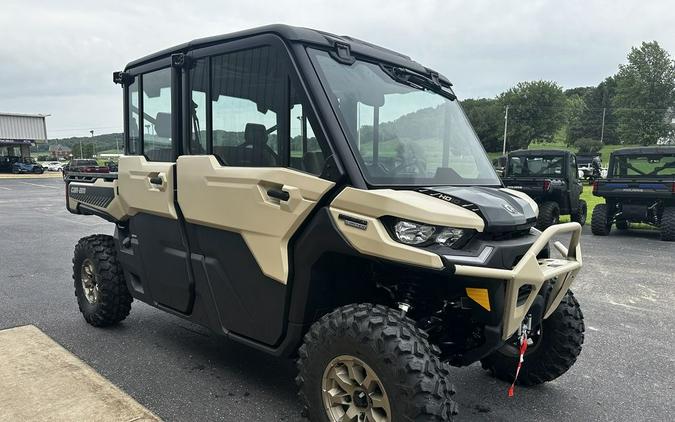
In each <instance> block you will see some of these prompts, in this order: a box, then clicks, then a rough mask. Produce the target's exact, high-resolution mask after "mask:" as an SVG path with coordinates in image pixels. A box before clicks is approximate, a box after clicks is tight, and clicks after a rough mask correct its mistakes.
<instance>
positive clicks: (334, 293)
mask: <svg viewBox="0 0 675 422" xmlns="http://www.w3.org/2000/svg"><path fill="white" fill-rule="evenodd" d="M113 79H114V81H115V82H116V83H118V84H120V85H121V86H122V87H123V91H124V125H125V130H124V133H125V155H124V156H122V157H121V158H120V160H119V173H118V174H114V173H111V174H100V175H92V174H76V173H72V174H69V175H68V179H67V181H66V183H67V186H66V194H67V195H66V196H67V206H68V209H69V210H70V211H71V212H73V213H76V214H90V215H97V216H100V217H102V218H105V219H106V220H108V221H110V222H112V223H114V224H115V227H116V228H115V235H114V236H113V237H110V236H104V235H94V236H89V237H86V238H83V239H82V240H80V242H79V243H78V244H77V246H76V247H75V257H74V259H73V264H74V266H73V271H74V280H75V291H76V294H77V299H78V304H79V307H80V311H81V312H82V313H83V314H84V318H85V319H86V320H87V322H89V323H90V324H92V325H95V326H105V325H111V324H115V323H118V322H120V321H121V320H123V319H124V318H125V317H126V316H127V314H128V313H129V310H130V305H131V302H132V298H135V299H138V300H141V301H143V302H147V303H149V304H151V305H153V306H155V307H157V308H159V309H162V310H164V311H166V312H170V313H172V314H174V315H176V316H179V317H181V318H185V319H187V320H189V321H193V322H195V323H197V324H200V325H203V326H205V327H208V328H209V329H211V330H212V331H213V332H214V333H216V334H218V335H223V336H226V337H228V338H231V339H233V340H235V341H239V342H242V343H245V344H247V345H249V346H251V347H254V348H257V349H259V350H263V351H265V352H267V353H269V354H271V355H279V356H292V357H295V358H297V363H298V369H299V375H298V377H297V382H298V385H299V389H300V397H301V399H302V401H303V405H304V406H306V408H307V412H308V413H307V414H308V415H309V417H310V418H311V420H313V421H378V422H379V421H403V420H424V421H426V420H451V419H452V417H453V415H454V414H455V413H456V405H455V403H454V402H453V401H452V398H451V396H452V394H453V392H454V390H453V387H452V384H451V380H450V379H449V367H450V366H449V365H455V366H464V365H469V364H471V363H473V362H476V361H481V362H482V364H483V367H484V368H486V369H488V370H490V371H491V372H492V373H493V374H494V375H495V376H497V377H499V378H501V379H504V380H507V381H508V382H512V381H513V380H514V377H515V373H516V367H517V366H518V362H519V357H520V356H519V352H520V351H522V350H523V349H525V348H526V349H527V350H526V352H525V359H524V364H523V366H522V369H521V371H520V375H519V378H518V382H519V383H520V384H523V385H531V384H538V383H541V382H544V381H549V380H552V379H554V378H556V377H558V376H560V375H562V374H563V373H564V372H565V371H567V370H568V369H569V368H570V367H571V366H572V364H573V363H574V362H575V360H576V358H577V356H578V354H579V353H580V351H581V346H582V342H583V331H584V324H583V319H582V314H581V310H580V308H579V304H578V302H577V301H576V299H575V298H574V296H573V295H572V292H571V291H569V287H570V284H571V283H572V281H573V280H574V278H575V276H576V274H577V273H578V271H579V269H580V267H581V252H580V247H579V237H580V231H581V227H580V226H579V224H577V223H567V224H560V225H556V226H553V227H551V228H549V229H547V230H546V231H544V232H540V231H537V230H536V229H534V228H533V225H534V223H535V221H536V218H537V212H538V211H537V205H536V204H535V202H534V201H532V200H531V199H530V198H529V197H527V196H526V195H525V194H522V193H520V192H516V191H512V190H508V189H505V188H503V186H502V184H501V182H500V180H499V178H498V177H497V175H496V174H495V171H494V170H493V168H492V166H491V164H490V161H489V159H488V157H487V156H486V154H485V152H484V150H483V148H482V146H481V144H480V142H479V140H478V139H477V137H476V135H475V133H474V131H473V129H472V127H471V125H470V124H469V122H468V121H467V119H466V116H465V115H464V113H463V111H462V109H461V107H460V104H459V103H458V101H457V100H456V98H455V95H454V94H453V92H452V90H451V88H450V87H451V84H450V82H449V81H448V80H447V79H446V78H445V77H444V76H442V75H440V74H438V73H437V72H435V71H433V70H430V69H428V68H426V67H424V66H422V65H420V64H418V63H417V62H414V61H412V60H411V59H410V58H408V57H406V56H404V55H401V54H399V53H395V52H393V51H390V50H386V49H384V48H380V47H377V46H374V45H372V44H369V43H366V42H364V41H360V40H357V39H353V38H350V37H344V36H336V35H331V34H327V33H324V32H319V31H315V30H310V29H304V28H293V27H288V26H281V25H275V26H268V27H263V28H258V29H253V30H248V31H243V32H237V33H234V34H229V35H224V36H216V37H212V38H205V39H200V40H196V41H192V42H189V43H186V44H183V45H179V46H177V47H174V48H171V49H168V50H164V51H161V52H159V53H156V54H152V55H150V56H147V57H144V58H142V59H140V60H136V61H133V62H131V63H129V65H127V67H126V69H125V70H124V71H123V72H116V73H115V74H114V76H113ZM560 234H567V235H568V236H569V244H567V245H566V246H565V245H563V244H562V243H561V242H560V241H554V242H552V245H553V246H554V247H553V248H552V249H554V250H555V251H556V255H561V257H560V258H557V259H551V258H549V247H548V244H549V241H550V240H552V238H553V237H554V236H557V235H560ZM528 346H529V347H528Z"/></svg>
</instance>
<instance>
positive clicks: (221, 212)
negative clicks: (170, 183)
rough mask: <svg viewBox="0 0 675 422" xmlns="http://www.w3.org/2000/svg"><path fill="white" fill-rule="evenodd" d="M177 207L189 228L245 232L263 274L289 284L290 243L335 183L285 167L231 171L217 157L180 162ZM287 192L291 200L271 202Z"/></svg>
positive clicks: (243, 233) (201, 156) (248, 244)
mask: <svg viewBox="0 0 675 422" xmlns="http://www.w3.org/2000/svg"><path fill="white" fill-rule="evenodd" d="M177 174H178V204H179V205H180V208H181V211H182V212H183V215H184V216H185V220H186V221H188V222H189V223H194V224H200V225H205V226H209V227H214V228H218V229H224V230H229V231H233V232H237V233H240V234H241V236H242V237H243V238H244V241H245V242H246V245H247V246H248V248H249V249H250V251H251V253H252V254H253V256H254V257H255V259H256V262H257V263H258V265H259V266H260V269H261V270H262V272H263V273H264V274H265V275H266V276H268V277H270V278H272V279H274V280H277V281H279V282H281V283H284V284H285V283H286V281H287V279H288V240H289V239H290V237H291V236H292V235H293V233H294V232H295V230H296V229H297V228H298V227H299V226H300V224H301V223H302V222H303V221H304V219H305V218H306V217H307V215H308V214H309V212H310V211H311V210H312V208H313V207H314V206H315V205H316V203H317V201H318V200H319V199H320V198H321V197H322V196H323V194H325V193H326V192H327V191H328V190H329V189H330V188H331V187H333V186H334V185H335V184H334V183H333V182H330V181H328V180H324V179H321V178H319V177H316V176H313V175H310V174H306V173H302V172H299V171H295V170H290V169H286V168H280V167H226V166H222V165H221V164H220V163H219V162H218V160H217V159H216V158H215V157H214V156H212V155H193V156H182V157H179V158H178V161H177ZM270 188H275V189H283V190H284V191H286V192H288V195H289V199H288V200H287V201H280V200H278V199H276V198H273V197H270V196H269V195H268V194H267V190H268V189H270Z"/></svg>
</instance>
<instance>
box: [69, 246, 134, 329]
mask: <svg viewBox="0 0 675 422" xmlns="http://www.w3.org/2000/svg"><path fill="white" fill-rule="evenodd" d="M73 281H74V284H75V296H76V297H77V304H78V306H79V308H80V312H82V315H83V316H84V319H85V320H86V321H87V322H88V323H89V324H91V325H93V326H95V327H105V326H109V325H114V324H117V323H118V322H120V321H122V320H123V319H124V318H126V317H127V315H129V311H130V310H131V302H132V300H133V299H132V297H131V294H130V293H129V290H128V289H127V285H126V282H125V280H124V273H123V272H122V268H121V266H120V264H119V262H118V261H117V250H116V249H115V241H114V240H113V238H112V237H111V236H106V235H102V234H96V235H93V236H88V237H84V238H82V239H80V241H79V242H78V243H77V246H75V256H74V257H73Z"/></svg>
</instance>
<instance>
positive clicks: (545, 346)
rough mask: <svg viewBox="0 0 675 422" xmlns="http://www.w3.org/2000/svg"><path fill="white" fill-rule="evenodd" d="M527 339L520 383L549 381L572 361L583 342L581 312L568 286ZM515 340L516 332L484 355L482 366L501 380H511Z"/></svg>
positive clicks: (519, 378)
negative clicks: (486, 355)
mask: <svg viewBox="0 0 675 422" xmlns="http://www.w3.org/2000/svg"><path fill="white" fill-rule="evenodd" d="M530 341H531V342H532V343H528V347H527V351H526V352H525V358H524V361H523V366H522V368H521V369H520V375H519V376H518V380H517V383H518V384H519V385H525V386H529V385H537V384H541V383H544V382H547V381H552V380H554V379H556V378H558V377H559V376H561V375H562V374H564V373H565V372H567V370H568V369H570V368H571V367H572V365H574V363H575V362H576V360H577V357H578V356H579V354H580V353H581V346H582V345H583V343H584V316H583V314H582V313H581V307H580V306H579V302H577V300H576V298H575V297H574V295H573V294H572V291H571V290H570V291H568V292H567V293H566V294H565V297H563V299H562V301H561V302H560V305H558V307H557V308H556V310H555V311H554V312H553V313H552V314H551V316H549V317H548V319H545V320H544V321H543V322H542V323H541V325H540V327H539V329H538V330H537V332H536V333H534V334H533V335H532V337H531V339H530ZM517 342H518V339H517V335H516V336H514V337H512V338H511V339H510V340H509V341H508V342H507V343H506V344H505V345H504V346H502V347H501V348H499V349H498V350H497V351H495V352H493V353H492V354H491V355H489V356H488V357H486V358H483V359H482V360H481V364H482V365H483V368H484V369H487V370H489V371H490V372H491V373H492V374H493V375H494V376H495V377H497V378H499V379H501V380H504V381H507V382H513V377H514V376H515V371H516V366H517V365H518V359H519V355H518V347H517V346H518V345H517Z"/></svg>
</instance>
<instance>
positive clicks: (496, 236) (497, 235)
mask: <svg viewBox="0 0 675 422" xmlns="http://www.w3.org/2000/svg"><path fill="white" fill-rule="evenodd" d="M528 234H530V229H529V228H528V229H525V230H512V231H511V230H507V231H503V232H486V233H481V235H480V236H481V239H483V240H510V239H518V238H519V237H523V236H527V235H528Z"/></svg>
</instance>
